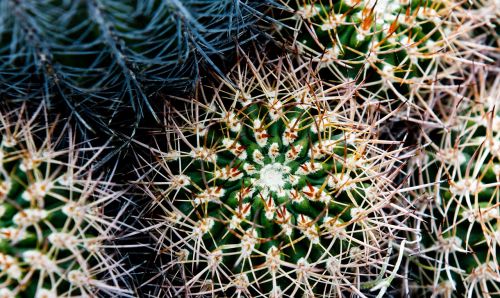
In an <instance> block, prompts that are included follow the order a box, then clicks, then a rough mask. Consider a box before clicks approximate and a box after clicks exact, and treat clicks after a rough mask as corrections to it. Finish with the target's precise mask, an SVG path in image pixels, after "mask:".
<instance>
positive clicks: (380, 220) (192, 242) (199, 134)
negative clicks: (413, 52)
mask: <svg viewBox="0 0 500 298" xmlns="http://www.w3.org/2000/svg"><path fill="white" fill-rule="evenodd" d="M256 60H257V62H256V63H255V64H254V63H251V62H249V61H250V58H246V57H245V58H243V59H242V60H241V61H240V62H239V64H237V66H235V68H234V70H233V71H232V72H231V73H230V74H229V75H228V77H229V78H230V79H232V80H233V81H234V82H237V84H238V88H234V87H233V86H232V84H230V83H229V82H227V81H223V82H222V83H221V85H220V86H219V87H218V88H215V90H210V89H209V88H208V87H205V88H204V89H203V90H202V91H200V94H203V96H200V98H196V99H193V100H185V102H186V106H187V108H186V110H185V111H183V112H179V117H178V119H177V120H176V121H175V122H174V123H173V124H171V127H168V128H167V132H166V139H167V143H166V145H159V146H160V147H159V148H158V149H152V152H153V154H155V156H157V159H158V160H159V161H158V164H152V165H151V173H154V174H157V175H155V176H156V177H154V178H153V179H152V182H151V183H148V184H147V185H148V186H147V187H148V190H147V191H148V193H150V195H151V196H152V197H153V199H154V201H155V205H156V204H157V205H159V206H158V207H156V209H157V213H158V214H159V215H158V214H156V215H155V216H156V218H157V220H155V221H154V224H153V226H154V229H155V230H156V231H155V233H154V234H155V237H157V239H158V242H159V247H158V250H159V251H160V252H163V253H166V254H167V255H168V256H169V263H168V264H167V265H166V267H165V269H164V270H165V271H166V272H167V270H171V271H172V272H173V273H169V274H170V277H168V278H167V279H168V282H169V284H168V285H167V286H166V287H170V291H171V293H174V295H175V296H178V295H180V294H181V293H182V292H184V293H185V294H186V295H188V296H196V295H202V294H207V295H220V294H222V293H224V294H225V295H228V296H242V295H243V296H245V297H297V296H306V297H312V296H315V295H322V296H324V297H339V296H342V295H346V293H350V294H352V295H359V296H364V294H363V291H365V290H367V289H370V288H372V290H374V291H375V290H380V292H381V293H382V295H383V293H384V292H385V291H386V290H387V289H388V288H389V287H390V284H391V281H392V279H393V278H394V277H395V274H396V272H395V270H394V267H397V266H399V263H400V261H401V259H400V258H399V259H398V260H397V261H396V260H395V259H396V258H397V257H398V256H399V257H402V255H401V254H399V255H398V252H397V249H398V248H399V249H402V247H404V244H400V241H399V240H398V238H397V234H398V233H399V232H400V231H402V230H405V229H406V227H405V224H404V219H405V218H406V217H407V216H408V215H407V211H406V210H404V209H403V208H398V206H404V205H405V200H404V199H403V198H402V196H401V195H400V194H401V193H402V192H397V190H396V189H395V188H396V185H395V183H393V180H394V179H395V177H397V175H398V173H399V172H398V167H400V166H401V164H402V161H401V160H403V159H404V158H403V157H402V156H399V155H400V154H399V153H400V150H401V148H400V147H399V146H400V145H399V144H397V143H392V142H384V141H381V140H378V139H377V127H378V125H379V123H378V122H377V115H376V112H375V109H373V108H372V107H371V106H369V105H363V104H359V103H358V102H357V101H356V98H355V96H354V94H353V93H354V92H353V91H352V90H349V89H346V88H345V86H332V85H328V84H325V83H323V82H321V81H320V80H316V79H314V78H313V77H311V76H310V75H311V72H307V71H305V72H304V73H302V71H304V67H297V68H295V67H293V66H292V65H291V64H289V62H288V61H287V60H286V59H280V60H278V61H277V62H275V63H269V62H265V61H260V59H259V58H257V59H256ZM212 92H213V96H210V95H208V94H212ZM163 142H164V141H163ZM157 143H158V144H162V141H161V140H159V141H157ZM383 145H385V146H387V147H388V148H390V149H389V150H384V149H381V148H382V147H383ZM165 147H166V148H167V150H166V151H165ZM160 148H161V149H160ZM151 185H152V186H153V187H151ZM397 205H398V206H397ZM400 245H401V246H400ZM179 283H181V284H180V285H178V284H179Z"/></svg>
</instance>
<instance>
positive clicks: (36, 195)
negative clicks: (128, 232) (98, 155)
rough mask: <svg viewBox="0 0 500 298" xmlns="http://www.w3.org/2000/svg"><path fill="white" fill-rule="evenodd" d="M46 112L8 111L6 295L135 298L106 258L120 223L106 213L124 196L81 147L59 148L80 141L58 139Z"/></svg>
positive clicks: (0, 269) (2, 244) (2, 290)
mask: <svg viewBox="0 0 500 298" xmlns="http://www.w3.org/2000/svg"><path fill="white" fill-rule="evenodd" d="M40 111H41V110H40V109H39V110H38V112H37V113H36V114H35V115H34V116H33V117H31V118H26V117H25V115H24V114H23V113H22V110H21V112H20V111H18V110H15V111H14V112H11V113H7V114H0V119H1V125H0V133H1V135H2V141H1V144H0V297H2V298H3V297H5V298H10V297H12V298H14V297H37V298H42V297H43V298H50V297H76V296H78V297H96V295H101V294H104V293H107V294H111V295H112V296H113V295H114V296H116V295H117V293H121V294H127V291H126V290H123V289H121V288H120V282H121V281H120V280H121V279H122V277H120V273H119V272H118V270H117V267H116V265H117V263H116V262H115V261H114V260H113V259H112V257H110V256H106V254H105V253H104V245H105V244H106V242H107V241H108V240H109V239H110V237H111V236H112V234H111V233H113V232H116V231H117V229H118V228H119V225H118V223H117V220H116V219H112V218H108V217H106V216H105V215H104V214H103V208H104V207H105V206H106V205H107V204H109V203H110V202H111V201H112V200H114V199H115V198H117V197H118V196H119V193H116V192H113V191H111V190H110V189H109V185H108V184H107V182H106V181H103V180H99V179H97V180H95V179H93V178H92V177H91V172H90V169H89V168H88V166H86V165H83V166H82V165H81V164H80V163H79V162H80V161H79V159H78V157H79V155H80V153H81V152H80V151H79V150H78V149H77V148H76V147H74V145H69V146H68V147H67V148H66V149H58V147H59V145H60V143H62V142H66V141H67V139H66V138H67V137H69V142H70V143H72V142H73V140H72V139H71V138H72V136H71V135H67V132H63V133H61V136H60V137H59V136H57V137H56V136H54V135H52V133H53V131H54V129H55V128H56V127H55V126H53V125H46V126H45V127H43V126H41V125H40V122H42V121H43V118H42V117H41V116H40V115H39V113H41V112H40ZM15 118H18V119H17V120H16V119H15ZM108 278H109V279H110V280H109V281H108V280H107V279H108Z"/></svg>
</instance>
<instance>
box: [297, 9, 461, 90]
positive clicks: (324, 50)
mask: <svg viewBox="0 0 500 298" xmlns="http://www.w3.org/2000/svg"><path fill="white" fill-rule="evenodd" d="M290 6H292V8H294V9H296V11H297V13H296V17H295V18H296V19H297V29H298V31H297V32H296V33H295V35H296V36H295V39H296V41H297V42H298V46H299V47H300V48H302V49H303V50H305V51H306V52H309V53H312V54H313V55H314V56H315V57H316V58H319V59H321V61H322V62H324V63H325V66H328V67H331V68H332V70H333V71H334V73H335V74H337V75H340V77H348V78H355V77H358V76H360V77H361V78H362V79H366V80H370V81H375V80H377V79H376V77H377V76H376V74H377V73H378V75H379V77H382V78H384V79H386V80H389V81H395V82H397V83H401V82H405V83H409V82H411V80H412V79H413V78H414V77H417V78H421V77H433V76H434V75H435V74H436V66H437V64H438V61H436V58H437V57H438V56H439V55H440V53H439V52H440V51H442V50H443V48H444V47H448V45H447V44H446V43H448V42H450V41H449V40H448V38H449V37H448V36H450V35H451V29H453V27H451V28H450V27H449V26H448V25H449V23H450V22H451V21H450V18H451V17H450V16H449V14H450V13H451V11H452V8H453V3H448V2H443V1H424V2H416V1H414V2H411V1H399V0H386V1H371V0H370V1H363V0H358V1H356V0H352V1H351V0H349V1H335V2H332V1H290ZM342 65H343V66H344V67H342Z"/></svg>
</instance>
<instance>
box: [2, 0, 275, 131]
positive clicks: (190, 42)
mask: <svg viewBox="0 0 500 298" xmlns="http://www.w3.org/2000/svg"><path fill="white" fill-rule="evenodd" d="M272 4H273V2H272V1H267V2H266V3H264V4H263V3H261V2H260V1H239V0H238V1H233V0H223V1H212V0H202V1H192V0H191V1H180V0H168V1H156V0H147V1H136V0H128V1H121V0H119V1H116V0H88V1H52V0H48V1H35V2H33V1H26V0H22V1H12V0H2V1H0V23H1V25H0V69H1V72H0V94H1V96H2V98H3V99H4V100H5V99H6V100H11V101H36V102H37V104H39V102H40V101H41V100H43V101H44V102H45V104H46V105H47V106H49V107H51V108H55V109H58V110H59V111H58V112H61V110H64V111H66V113H67V115H69V114H71V115H72V116H73V117H74V118H75V119H76V120H77V122H76V123H77V124H78V127H79V128H82V129H84V130H86V132H87V133H88V132H90V131H92V130H94V131H96V130H97V131H99V133H103V132H104V133H108V134H109V135H111V134H113V135H114V134H115V132H114V130H115V129H119V128H122V127H126V132H127V133H129V134H130V133H134V132H135V130H134V129H129V127H130V126H134V125H135V126H137V125H138V121H139V120H141V119H142V118H143V116H144V115H145V114H148V113H149V115H153V116H155V117H156V113H155V112H154V111H153V100H154V99H155V98H157V97H159V96H158V95H157V94H158V92H159V91H160V90H162V89H164V88H165V87H168V88H170V90H171V89H172V88H174V89H175V88H178V89H177V90H179V91H186V89H189V85H190V84H193V83H195V82H196V80H197V79H198V78H199V77H200V69H203V68H211V69H215V70H218V71H219V72H220V70H219V65H220V64H216V63H215V62H214V61H218V60H217V59H218V57H220V56H221V53H230V50H231V49H233V45H234V40H235V39H236V40H239V41H240V43H244V42H245V40H248V39H253V38H255V37H256V36H257V35H258V34H259V31H258V30H257V28H256V27H255V26H254V25H255V23H256V22H257V21H258V20H259V19H260V18H262V17H264V16H263V13H262V12H260V10H265V7H266V6H265V5H272ZM240 38H241V39H240ZM121 132H122V133H125V131H124V130H121Z"/></svg>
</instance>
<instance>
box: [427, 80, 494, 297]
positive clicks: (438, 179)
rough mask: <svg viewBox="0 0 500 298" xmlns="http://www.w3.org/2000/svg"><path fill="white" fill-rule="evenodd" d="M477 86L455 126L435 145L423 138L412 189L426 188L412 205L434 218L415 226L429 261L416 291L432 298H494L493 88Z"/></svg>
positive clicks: (457, 113) (492, 86)
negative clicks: (425, 144)
mask: <svg viewBox="0 0 500 298" xmlns="http://www.w3.org/2000/svg"><path fill="white" fill-rule="evenodd" d="M483 84H484V82H483V83H482V84H481V86H482V87H480V88H481V89H480V90H476V93H473V94H472V96H470V97H466V98H465V99H462V98H461V99H460V101H463V103H462V105H465V107H464V108H462V109H459V110H458V111H455V112H456V114H455V115H451V117H450V118H455V119H456V123H455V125H454V126H452V127H451V128H450V130H449V132H442V134H439V135H438V137H437V139H438V140H439V137H440V138H441V141H440V143H439V145H438V144H436V143H432V139H433V137H432V135H431V136H430V137H429V138H430V139H429V141H431V149H429V150H428V152H429V153H427V154H428V155H427V158H426V159H425V160H424V162H423V166H422V170H421V174H422V175H421V176H420V179H419V180H418V182H417V183H419V184H424V185H429V184H430V185H431V186H429V187H427V188H425V189H424V191H422V192H420V193H419V199H420V200H417V205H419V206H421V208H422V209H421V212H422V213H424V214H427V215H428V216H429V218H433V220H430V224H423V223H421V226H422V241H421V244H422V246H421V247H420V254H422V255H423V256H425V257H427V258H429V257H430V258H431V259H432V260H433V261H431V262H430V263H429V259H426V258H424V259H423V260H420V259H419V262H420V266H419V268H420V269H421V271H420V274H421V282H422V285H423V286H424V288H425V289H426V290H428V291H429V292H431V293H432V294H433V295H434V296H438V295H442V296H444V297H450V296H455V295H458V294H459V293H465V294H466V296H467V297H493V295H494V294H496V295H498V294H500V267H499V257H500V256H499V255H498V249H499V248H500V226H499V223H500V112H499V110H498V107H499V105H500V97H499V96H498V94H497V90H498V86H500V85H499V84H500V80H499V79H498V78H496V79H494V82H493V83H492V84H491V86H488V87H487V88H483V87H484V85H483ZM457 100H458V99H457ZM467 103H469V104H467ZM452 106H454V107H455V106H459V107H460V106H461V105H460V104H457V103H452ZM452 111H454V109H452ZM438 142H439V141H438ZM433 160H434V161H433ZM434 260H437V261H434ZM429 283H430V284H429Z"/></svg>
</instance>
